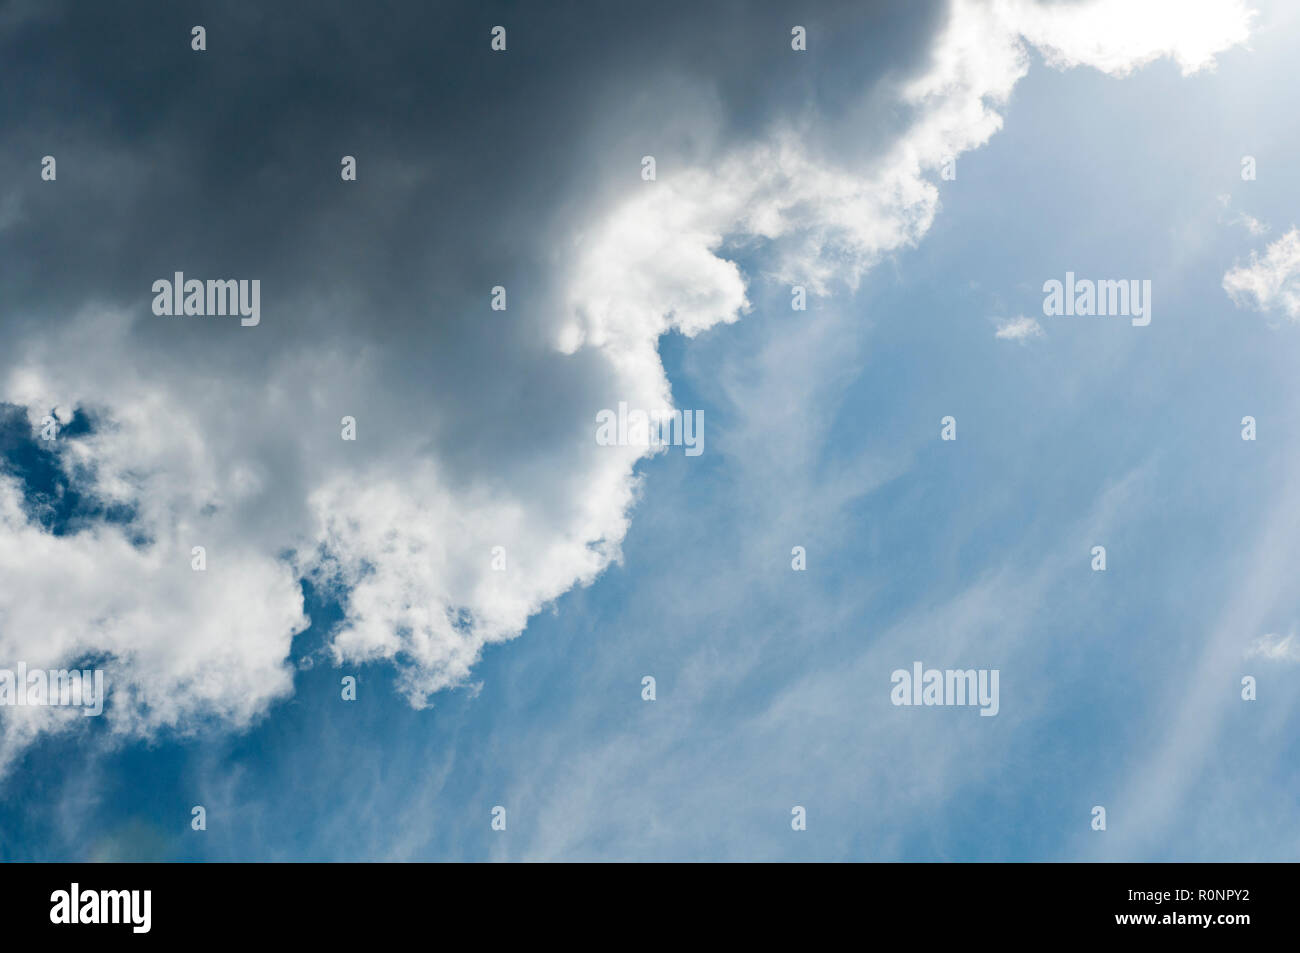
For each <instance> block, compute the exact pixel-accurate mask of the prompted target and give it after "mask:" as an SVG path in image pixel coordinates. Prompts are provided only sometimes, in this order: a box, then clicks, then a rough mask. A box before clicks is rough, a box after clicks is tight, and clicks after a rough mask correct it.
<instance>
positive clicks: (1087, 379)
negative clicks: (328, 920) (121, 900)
mask: <svg viewBox="0 0 1300 953" xmlns="http://www.w3.org/2000/svg"><path fill="white" fill-rule="evenodd" d="M195 25H202V26H203V27H204V31H205V34H204V43H203V44H202V45H203V46H204V47H205V48H204V49H202V50H197V49H194V48H193V46H192V44H193V43H194V42H195V41H194V39H193V35H192V32H191V31H192V28H193V27H194V26H195ZM497 25H503V26H504V28H505V49H504V50H498V49H493V46H492V43H493V33H492V31H493V27H494V26H497ZM797 26H802V27H803V28H804V31H803V38H802V41H800V38H799V37H797V36H796V35H794V34H792V30H794V28H795V27H797ZM1298 39H1300V12H1297V11H1295V10H1293V9H1290V8H1289V5H1288V4H1285V3H1281V2H1276V3H1271V2H1253V0H1252V2H1250V3H1247V2H1244V0H1243V2H1238V0H1217V2H1210V0H1206V2H1196V3H1191V2H1184V3H1177V2H1172V0H1171V2H1161V0H1150V2H1145V3H1136V4H1133V3H1125V2H1118V0H1078V2H1053V3H1048V2H1041V3H1034V2H1029V0H1004V2H989V3H983V2H974V0H952V2H933V3H909V4H869V3H860V2H859V3H825V4H819V5H817V6H816V7H815V8H810V9H809V10H807V11H799V12H792V11H791V9H790V8H789V5H787V4H753V3H739V2H734V3H719V2H710V3H704V4H700V3H689V4H688V3H680V4H679V3H665V4H660V5H656V6H655V7H653V8H645V9H641V8H637V9H632V8H627V9H622V8H619V9H615V7H614V6H613V5H597V4H577V3H558V4H547V5H545V6H540V5H536V4H517V5H516V4H490V3H488V4H473V5H469V4H462V5H450V4H401V3H390V4H385V3H380V4H375V5H372V7H371V8H367V10H366V11H365V12H364V14H363V13H361V12H359V11H358V10H357V9H356V8H355V7H353V6H348V5H344V4H335V3H321V4H313V5H311V7H310V8H309V9H308V8H306V7H304V8H303V9H302V10H300V11H298V12H292V11H289V10H287V9H284V8H281V7H277V8H276V9H273V10H272V9H266V8H263V7H259V6H255V5H252V4H247V5H244V4H185V3H182V4H166V5H161V4H145V3H124V4H115V5H112V6H111V7H104V8H99V7H96V8H89V7H85V6H84V5H76V4H70V3H68V4H62V3H48V2H47V3H24V2H15V0H10V2H8V3H5V4H2V5H0V64H2V65H0V76H2V77H3V81H2V82H0V117H2V121H3V126H4V128H5V130H6V134H5V137H4V139H5V141H4V147H3V148H2V149H0V289H3V294H0V334H3V340H4V342H5V345H6V346H5V347H4V348H2V349H0V669H4V668H6V667H7V668H9V669H16V668H17V666H18V665H19V664H20V663H21V664H23V665H25V666H26V668H27V669H51V670H57V669H63V668H73V667H77V668H84V669H92V668H94V669H99V670H102V671H103V672H104V683H105V688H106V692H107V698H106V700H105V704H104V710H103V713H102V714H101V715H99V716H97V717H83V715H82V713H81V712H80V711H78V710H75V709H72V708H66V707H59V706H23V707H16V706H5V705H3V704H0V858H3V859H5V860H172V861H175V860H186V861H188V860H197V861H229V860H268V861H272V860H273V861H289V860H328V861H355V860H401V861H426V860H439V861H440V860H448V861H666V860H685V861H782V860H785V861H793V860H824V861H993V860H1009V861H1073V860H1079V861H1139V860H1142V861H1166V860H1168V861H1175V860H1176V861H1185V860H1206V861H1215V860H1290V859H1293V858H1294V857H1295V856H1296V853H1297V848H1300V823H1297V820H1296V818H1297V817H1298V816H1300V814H1298V812H1297V811H1296V809H1295V808H1296V804H1295V794H1294V792H1295V791H1296V790H1297V789H1298V788H1300V783H1298V782H1300V758H1298V757H1297V755H1298V754H1300V750H1298V746H1300V742H1298V741H1297V737H1300V736H1298V735H1297V733H1296V732H1295V730H1294V726H1295V719H1296V716H1297V703H1300V682H1298V679H1297V676H1298V675H1300V668H1298V666H1300V636H1297V635H1296V634H1295V633H1296V628H1297V623H1298V621H1300V589H1297V587H1296V586H1295V585H1294V583H1293V582H1292V580H1291V577H1290V573H1289V569H1290V567H1291V566H1293V565H1295V562H1296V558H1297V556H1300V532H1298V531H1300V489H1298V488H1297V486H1296V484H1295V481H1294V480H1291V479H1289V477H1290V476H1291V475H1292V474H1294V473H1295V472H1296V471H1297V468H1300V455H1298V454H1297V452H1296V450H1295V449H1294V448H1296V447H1297V446H1300V418H1298V417H1297V414H1296V412H1295V410H1294V408H1296V407H1297V406H1300V401H1298V398H1300V384H1298V383H1297V382H1296V378H1295V375H1294V374H1293V373H1291V368H1292V367H1293V366H1294V364H1295V362H1296V357H1297V345H1298V344H1300V339H1298V338H1297V335H1300V232H1297V231H1296V226H1297V224H1298V223H1300V206H1298V204H1297V196H1300V188H1298V186H1300V181H1298V179H1297V173H1296V171H1295V170H1296V169H1297V168H1300V132H1297V131H1296V129H1295V125H1294V123H1293V122H1291V116H1292V112H1293V106H1292V101H1291V100H1292V97H1291V95H1290V91H1289V89H1288V82H1287V81H1288V78H1289V77H1290V75H1291V70H1292V64H1293V61H1294V57H1295V54H1296V52H1297V40H1298ZM801 42H802V45H804V46H805V47H806V48H804V49H795V48H793V47H794V46H798V45H800V43H801ZM46 156H52V157H53V158H54V160H55V163H56V165H55V169H56V172H55V175H54V178H52V179H50V178H46V177H43V170H44V168H45V166H46V163H45V162H44V159H45V157H46ZM345 156H350V157H353V158H354V159H355V165H356V177H355V180H352V179H346V178H344V176H343V175H342V174H341V171H340V170H341V168H342V166H343V157H345ZM646 157H653V159H654V169H653V177H652V178H651V177H648V176H649V172H648V171H647V168H648V167H647V164H646V162H645V159H646ZM176 272H182V273H183V274H184V275H185V276H186V277H187V278H199V279H247V280H253V279H256V280H258V281H259V282H260V289H261V291H260V314H259V316H258V318H259V320H258V323H256V325H254V326H245V325H244V324H243V323H242V322H241V320H240V318H239V317H238V316H231V315H180V316H177V315H160V314H157V313H156V309H155V307H154V304H153V302H154V298H155V294H154V283H155V282H156V281H158V280H163V279H165V280H171V279H172V278H173V276H174V275H175V273H176ZM1067 274H1069V275H1073V276H1074V277H1075V279H1077V280H1093V281H1126V282H1127V281H1130V280H1132V281H1136V282H1137V283H1138V287H1139V288H1142V287H1144V285H1143V283H1144V282H1150V285H1149V286H1148V287H1149V288H1150V291H1149V293H1146V294H1145V295H1144V302H1145V307H1146V314H1145V316H1141V315H1138V314H1136V313H1132V314H1119V315H1115V314H1090V315H1088V314H1049V313H1047V311H1048V310H1051V309H1048V308H1045V299H1046V298H1047V297H1048V295H1047V293H1046V292H1047V290H1048V289H1047V288H1046V287H1045V285H1046V284H1047V283H1048V282H1051V281H1053V280H1055V281H1059V282H1062V283H1064V282H1067V280H1068V279H1067ZM497 288H501V289H504V302H503V303H504V305H505V307H504V308H502V309H496V308H494V307H493V303H494V299H497V300H499V297H498V296H497V294H496V292H495V291H494V289H497ZM795 289H802V294H803V298H804V300H805V302H806V308H805V309H803V310H797V309H796V308H795V307H794V302H795V301H796V300H797V297H798V296H797V295H796V293H795ZM1135 301H1136V299H1135ZM1134 303H1135V302H1134ZM1129 310H1130V311H1132V310H1133V309H1129ZM1146 318H1149V323H1143V322H1144V321H1145V320H1146ZM620 403H625V404H626V405H628V406H629V407H632V408H640V409H643V410H646V411H655V410H658V409H661V408H669V407H673V408H677V409H679V410H681V411H683V412H686V411H690V412H692V413H693V414H695V415H697V416H696V417H695V419H696V421H697V422H698V421H703V425H702V430H701V434H702V438H703V440H702V443H701V444H700V447H701V448H702V452H700V453H698V454H693V453H692V454H688V453H687V452H685V451H686V449H687V448H685V447H682V446H669V447H666V448H650V447H646V446H640V445H635V444H624V445H607V442H606V443H602V442H601V441H600V440H598V439H597V415H598V414H599V413H600V412H601V411H602V410H605V409H615V408H617V407H618V406H619V404H620ZM1247 417H1249V418H1251V419H1252V421H1253V425H1252V426H1253V431H1252V430H1251V427H1249V426H1248V425H1247V422H1246V421H1245V419H1244V418H1247ZM344 418H351V419H352V421H353V422H354V433H355V439H343V437H344V436H345V435H346V430H347V427H346V425H345V422H344ZM948 418H951V422H949V420H948ZM51 425H53V429H54V431H55V432H54V435H53V439H46V437H45V434H46V433H48V432H49V431H50V428H51ZM1248 431H1249V435H1251V436H1253V439H1243V435H1244V434H1247V432H1248ZM945 434H946V435H947V436H950V437H955V439H944V437H945ZM196 546H201V547H202V548H203V559H204V568H203V569H202V570H201V571H199V570H196V569H195V568H194V566H195V562H194V560H195V558H196V557H195V555H194V547H196ZM1097 546H1102V547H1104V549H1105V563H1104V569H1099V568H1098V557H1097V554H1096V551H1095V547H1097ZM498 547H499V549H498ZM796 547H800V549H799V550H798V551H796V549H795V548H796ZM914 663H920V664H921V665H922V666H923V669H937V670H941V671H945V670H959V671H965V670H976V671H978V672H982V673H985V674H988V673H991V672H996V673H997V674H998V683H997V684H998V686H999V688H998V697H997V706H996V714H994V715H991V716H989V717H985V716H984V715H983V714H981V711H980V707H979V706H974V705H969V704H939V705H910V704H907V705H905V704H897V703H896V702H897V701H898V694H897V692H896V690H895V689H896V680H897V673H900V672H902V673H904V674H909V673H910V672H911V671H912V668H913V665H914ZM647 677H650V678H653V680H654V682H653V685H654V691H653V698H648V697H647V695H648V694H649V692H648V689H647V688H646V687H645V686H646V683H645V682H644V679H646V678H647ZM346 679H353V680H355V697H354V698H349V697H347V696H349V695H350V694H352V690H351V689H349V688H348V687H347V686H346V685H345V684H344V683H345V680H346ZM1243 679H1246V680H1248V681H1249V685H1247V684H1245V683H1243ZM1247 696H1249V697H1247ZM0 698H2V696H0ZM947 700H948V701H952V700H951V699H947ZM985 708H986V709H987V710H988V711H992V709H991V708H988V706H985ZM198 807H201V808H202V809H203V810H202V812H201V814H202V817H201V820H200V819H198V818H197V817H196V814H195V808H198ZM1099 808H1100V809H1102V810H1103V812H1102V813H1101V814H1099V813H1098V809H1099Z"/></svg>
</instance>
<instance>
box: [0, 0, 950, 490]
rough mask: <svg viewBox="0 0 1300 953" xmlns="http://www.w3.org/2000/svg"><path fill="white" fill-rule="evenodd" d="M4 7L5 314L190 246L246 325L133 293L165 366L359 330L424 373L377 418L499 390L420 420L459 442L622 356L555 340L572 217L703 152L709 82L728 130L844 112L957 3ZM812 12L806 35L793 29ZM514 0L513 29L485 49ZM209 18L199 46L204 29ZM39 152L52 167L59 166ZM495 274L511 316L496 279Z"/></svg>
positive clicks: (247, 363) (577, 384) (753, 131)
mask: <svg viewBox="0 0 1300 953" xmlns="http://www.w3.org/2000/svg"><path fill="white" fill-rule="evenodd" d="M10 12H11V16H10V17H9V18H8V22H9V26H8V29H7V30H6V32H5V35H4V37H3V41H2V46H0V53H2V54H3V61H4V67H3V77H4V81H3V82H2V83H0V110H2V111H3V114H4V116H5V117H6V119H5V123H4V125H5V129H6V135H5V149H4V151H3V155H2V156H0V164H2V165H0V168H3V173H2V174H3V180H2V181H3V182H4V183H5V185H4V195H5V197H6V201H8V202H10V203H11V206H10V207H12V208H15V209H17V216H16V221H14V222H13V224H11V225H10V227H8V228H7V229H4V230H0V283H2V285H3V287H4V289H5V294H4V297H3V301H2V302H0V322H3V324H4V325H6V326H7V327H8V328H9V330H10V332H11V333H13V332H14V331H15V330H16V329H17V328H19V327H21V326H22V325H25V324H30V323H32V322H39V323H40V324H41V326H42V327H43V328H45V329H49V328H51V327H55V326H57V325H58V324H60V323H61V322H63V321H65V320H67V319H68V318H69V317H71V316H72V315H74V314H75V313H76V312H77V311H78V309H80V308H82V307H83V306H85V305H87V304H96V305H101V304H102V305H112V306H116V307H118V308H121V309H123V311H125V312H127V313H128V314H139V315H142V316H145V317H150V314H149V306H150V301H151V298H152V295H151V292H150V287H151V284H152V282H153V281H154V280H155V279H157V278H164V277H165V278H169V279H170V278H171V276H172V274H173V273H174V272H175V271H183V272H184V273H185V274H186V276H187V277H197V278H232V277H233V278H258V279H260V280H261V282H262V295H263V297H262V311H263V314H264V319H263V322H262V324H261V326H259V327H258V328H257V330H256V331H255V332H247V331H246V332H237V331H236V329H234V328H232V327H231V326H229V325H228V324H226V323H223V322H221V321H206V320H205V321H197V322H180V323H177V322H169V321H167V320H165V319H152V320H144V321H141V322H139V323H137V324H136V325H135V328H134V333H135V335H136V339H137V340H136V342H135V347H136V348H137V349H138V351H139V353H140V354H141V355H147V360H144V359H142V360H143V363H144V365H145V367H146V370H145V371H144V372H145V373H148V372H149V371H148V369H147V368H159V369H165V368H167V367H173V368H176V367H193V368H195V369H196V371H202V372H207V373H211V374H212V375H214V376H215V377H224V378H233V377H241V376H243V375H245V374H248V373H250V371H253V370H254V369H255V368H257V367H264V366H269V364H270V363H271V362H272V361H273V360H275V359H276V357H277V356H278V355H279V354H280V353H282V352H283V350H284V349H285V348H292V347H294V346H295V345H296V344H298V343H301V342H303V341H313V342H315V341H320V340H321V339H323V338H324V339H333V338H335V337H337V338H338V339H339V340H340V341H353V342H357V341H360V342H366V343H368V344H371V345H373V346H375V347H378V348H380V349H382V351H383V352H384V355H385V356H384V358H383V359H384V360H385V361H388V362H391V364H392V367H391V371H390V376H391V377H392V378H393V379H397V380H403V381H405V382H406V383H405V385H404V388H403V395H404V396H403V398H402V399H400V400H399V399H394V400H393V401H391V402H388V401H384V400H383V399H381V398H380V397H378V396H377V395H374V394H373V393H372V394H370V395H367V396H366V397H365V398H361V397H360V396H359V397H358V400H364V403H362V404H361V409H363V410H365V411H367V412H369V413H371V415H372V419H374V417H375V416H376V415H385V416H391V415H394V414H402V413H405V412H410V411H411V410H412V408H410V407H409V406H406V405H407V404H409V401H410V400H411V399H412V398H414V399H416V400H418V401H419V402H421V403H422V404H423V405H425V407H426V408H427V407H433V406H444V407H445V406H447V405H448V404H451V403H455V402H457V401H458V400H459V399H461V397H462V396H463V395H465V394H467V393H468V394H475V395H476V399H477V400H480V401H482V402H484V403H485V404H486V405H487V406H486V407H484V408H483V410H484V414H485V416H486V418H487V419H491V420H493V421H494V422H495V423H494V426H492V427H491V428H486V429H485V428H483V427H481V426H477V425H475V424H472V423H471V424H466V425H465V426H463V427H461V428H460V429H461V430H463V431H465V432H460V433H451V432H448V430H449V428H450V430H455V429H456V428H457V423H456V421H455V420H449V421H444V422H443V423H442V424H441V425H440V426H426V427H425V428H423V430H424V433H423V435H422V436H421V435H414V436H413V438H414V439H417V440H419V439H428V438H430V436H431V433H432V432H433V431H435V430H439V429H441V430H442V431H443V432H444V435H445V437H444V439H443V440H442V443H443V444H444V447H445V448H456V449H454V450H451V451H450V452H451V455H452V458H453V459H454V458H455V457H456V456H457V455H464V454H472V453H474V452H475V450H474V448H475V447H476V446H479V445H483V452H496V451H499V450H500V449H501V448H502V447H505V446H511V447H518V446H519V444H520V443H521V442H522V443H527V442H528V441H530V440H533V441H544V440H546V439H548V438H547V434H546V432H545V429H544V428H541V427H538V426H537V425H536V423H535V422H526V421H524V420H523V419H522V418H521V417H520V415H519V413H518V408H519V407H521V406H522V407H534V408H536V407H553V408H554V410H555V413H556V415H557V416H558V417H560V418H569V417H570V416H571V414H575V413H581V414H586V413H587V412H588V410H589V408H590V407H591V404H592V400H594V397H592V395H591V394H590V393H588V392H587V391H586V390H585V388H587V387H588V386H590V381H592V380H593V378H594V379H595V380H599V377H600V374H601V371H600V369H599V367H597V366H596V365H595V364H594V363H593V361H592V359H591V357H590V355H579V356H577V357H576V358H573V359H571V360H574V361H576V362H577V363H578V364H579V365H586V366H585V367H580V368H579V370H581V371H582V372H581V373H577V374H573V373H567V374H563V373H549V372H544V373H540V374H539V372H538V370H537V367H536V356H537V353H538V352H539V351H546V350H548V349H549V347H550V342H549V340H548V339H547V338H546V332H545V329H546V328H548V327H550V326H553V323H554V322H553V317H554V316H553V315H550V317H551V318H552V320H550V321H548V320H544V319H543V318H544V315H543V313H542V312H547V311H553V310H554V309H555V302H554V300H553V298H552V297H551V296H550V294H549V291H550V285H551V283H552V281H553V279H554V276H555V273H556V272H557V270H563V267H564V261H563V255H564V252H565V250H566V247H567V243H569V241H570V234H571V232H572V230H573V229H574V227H575V226H576V225H577V224H578V223H580V222H581V221H583V220H584V219H585V218H588V217H590V216H591V214H592V213H593V211H594V210H595V209H596V208H598V207H599V204H600V201H601V199H603V198H608V197H610V196H611V195H617V194H618V193H619V192H621V191H624V190H627V189H630V188H633V187H636V186H638V185H640V183H639V181H638V178H637V174H638V171H639V165H638V163H639V160H640V157H641V155H642V154H644V153H653V154H655V155H656V156H658V157H659V161H660V162H661V163H663V168H664V170H665V171H664V173H663V174H664V175H669V174H671V169H672V167H673V161H674V156H675V155H679V156H681V157H682V159H683V161H684V159H685V155H686V152H687V151H688V150H689V149H690V148H691V144H690V143H689V142H686V141H684V139H683V137H685V138H689V137H690V135H691V129H692V126H693V125H698V124H699V122H700V119H699V116H698V115H697V113H696V111H697V110H701V108H702V107H701V103H700V102H699V101H698V100H697V94H701V93H705V92H707V93H710V94H712V95H715V96H717V97H718V99H719V100H720V102H721V104H722V107H723V109H722V112H721V114H720V115H718V114H715V113H713V112H709V113H707V114H705V113H703V112H700V113H699V115H707V116H708V121H709V122H712V121H714V120H715V119H716V120H718V121H719V122H721V123H722V128H717V129H709V130H707V134H708V135H710V136H715V137H718V138H719V139H720V140H721V141H726V142H728V143H734V142H736V141H740V140H743V139H744V138H745V137H750V136H755V135H759V134H761V133H762V131H763V130H764V128H765V126H766V125H767V124H768V123H769V122H770V121H771V120H772V119H773V118H774V117H781V116H795V115H799V114H800V113H801V112H803V111H806V110H807V109H809V108H810V107H811V108H813V109H814V110H815V111H816V112H817V114H819V115H822V116H824V119H825V122H824V125H825V127H826V128H832V127H833V126H834V122H833V120H834V119H835V118H837V117H838V116H840V114H841V113H842V112H843V111H844V110H845V109H848V108H849V104H850V103H852V102H854V101H856V100H858V99H859V98H860V96H861V94H862V92H863V90H864V89H865V88H868V87H869V86H870V85H871V83H872V81H873V80H874V79H875V78H878V77H880V76H884V75H887V74H888V73H889V72H890V71H891V70H898V69H902V68H904V66H906V65H907V64H912V65H915V62H916V60H917V58H918V56H917V50H918V47H919V46H920V45H921V44H923V43H924V42H925V40H926V39H927V38H928V37H929V35H930V33H931V32H932V30H933V28H934V20H935V17H936V16H937V13H936V5H934V4H909V5H906V8H905V9H900V7H899V5H897V4H876V5H870V4H862V3H847V2H846V3H835V4H819V5H818V6H817V8H816V10H815V12H799V13H796V12H792V11H790V10H788V9H785V5H783V4H768V5H758V4H752V3H739V2H735V3H723V4H709V5H700V4H696V3H680V4H653V5H621V4H598V3H588V4H518V5H514V4H369V5H367V6H366V7H365V8H364V10H362V9H359V8H358V7H357V6H356V5H355V4H340V3H312V4H302V5H294V6H292V7H291V6H289V5H284V4H226V3H220V4H171V3H168V4H163V3H115V4H108V5H82V4H66V5H61V6H57V7H55V8H53V9H48V8H28V9H27V10H26V15H22V14H23V10H21V9H20V8H13V9H11V11H10ZM796 22H797V23H800V24H802V25H804V26H806V27H807V28H808V30H809V35H810V37H811V42H812V44H813V48H814V50H815V55H812V54H810V55H806V56H794V55H792V53H791V51H790V45H789V41H790V27H791V25H793V24H794V23H796ZM498 23H499V24H503V25H505V26H506V27H507V30H508V40H509V48H508V51H507V52H506V53H504V54H496V53H493V52H492V51H491V50H490V49H489V38H490V37H489V31H490V29H491V27H492V26H493V25H495V24H498ZM195 24H201V25H203V26H204V27H205V28H206V30H207V51H206V52H202V53H199V52H194V51H192V50H191V48H190V28H191V27H192V26H193V25H195ZM683 84H684V85H683ZM683 96H686V97H687V98H686V99H685V100H684V99H683ZM879 118H880V119H881V122H883V121H884V120H885V115H884V113H882V114H881V116H880V117H879ZM816 128H818V126H817V124H815V125H814V129H816ZM850 132H852V133H853V134H855V135H856V134H860V135H861V136H862V138H863V139H864V140H865V141H868V142H870V141H872V140H873V139H883V138H884V137H882V136H875V135H873V130H870V129H866V130H857V129H854V130H850ZM863 148H864V149H865V148H866V147H865V146H864V147H863ZM46 154H51V155H54V156H55V157H56V159H57V161H58V176H59V177H58V181H57V184H56V185H51V184H50V183H45V182H42V181H41V180H40V178H39V176H38V171H39V161H40V158H41V156H43V155H46ZM344 155H353V156H356V157H357V160H358V166H359V175H358V181H357V182H355V183H343V182H342V181H341V180H340V178H339V161H340V158H341V157H342V156H344ZM497 284H502V285H505V286H507V288H508V289H509V295H510V311H509V316H508V317H506V316H505V315H501V314H493V313H492V312H490V311H489V310H488V309H487V302H488V292H489V289H490V288H491V287H492V286H494V285H497ZM505 320H509V321H510V322H511V324H512V328H511V333H509V334H502V333H500V330H501V329H500V322H501V321H505ZM251 335H256V337H253V336H251ZM85 344H86V345H87V346H93V342H85ZM345 346H353V345H345ZM485 372H486V373H487V374H489V375H490V377H488V378H485ZM489 380H490V381H491V382H492V386H490V387H488V386H485V384H486V383H487V382H488V381H489ZM566 390H567V391H569V393H567V394H566ZM494 405H495V406H494ZM352 406H354V407H356V406H358V403H357V402H356V401H354V403H353V404H352ZM429 414H430V411H428V410H427V409H426V410H425V411H422V412H421V413H420V414H419V415H418V416H419V417H421V418H427V417H428V416H429ZM282 464H283V465H284V466H289V465H290V464H289V462H288V461H282Z"/></svg>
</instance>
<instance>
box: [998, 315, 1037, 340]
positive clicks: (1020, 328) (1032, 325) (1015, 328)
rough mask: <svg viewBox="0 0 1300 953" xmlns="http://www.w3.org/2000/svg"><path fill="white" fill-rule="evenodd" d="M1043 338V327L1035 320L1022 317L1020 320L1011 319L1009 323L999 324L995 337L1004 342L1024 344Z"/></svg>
mask: <svg viewBox="0 0 1300 953" xmlns="http://www.w3.org/2000/svg"><path fill="white" fill-rule="evenodd" d="M1042 336H1043V327H1042V325H1040V324H1039V323H1038V322H1037V321H1035V320H1034V319H1033V318H1028V317H1025V316H1024V315H1021V316H1020V317H1018V318H1011V319H1010V320H1007V321H1002V322H999V323H998V330H997V333H996V334H995V335H994V337H996V338H998V339H999V340H1002V341H1019V342H1020V343H1021V344H1024V343H1025V342H1026V341H1028V340H1030V339H1031V338H1040V337H1042Z"/></svg>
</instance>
